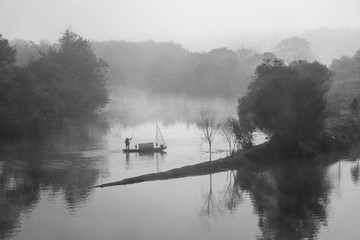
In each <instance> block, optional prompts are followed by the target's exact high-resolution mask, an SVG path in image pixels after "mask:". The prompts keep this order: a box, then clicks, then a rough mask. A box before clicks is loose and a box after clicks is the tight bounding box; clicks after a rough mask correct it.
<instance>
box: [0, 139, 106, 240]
mask: <svg viewBox="0 0 360 240" xmlns="http://www.w3.org/2000/svg"><path fill="white" fill-rule="evenodd" d="M25 145H26V144H25ZM40 149H43V150H39V148H38V147H33V146H32V147H28V146H27V147H23V146H15V145H12V146H7V147H4V146H2V149H1V152H2V153H5V154H4V155H3V156H1V157H0V163H1V171H0V213H1V214H0V239H2V238H3V237H6V236H9V235H11V234H13V233H14V228H16V227H19V226H18V224H19V223H20V220H21V214H22V213H23V212H29V211H31V210H32V209H33V208H34V207H35V206H36V205H37V203H38V201H39V199H40V198H41V197H42V195H44V194H45V195H46V194H49V195H51V196H55V197H56V196H62V198H61V199H64V201H65V205H66V206H67V208H68V209H69V210H71V211H72V212H74V209H76V208H78V207H79V206H82V205H84V204H85V202H86V201H87V200H88V197H89V195H90V194H91V191H92V190H91V189H89V186H92V185H94V184H95V183H96V182H97V179H98V178H99V175H100V174H101V173H102V167H100V166H101V165H102V164H101V160H102V159H99V158H95V157H94V158H91V157H90V158H89V157H83V156H82V155H80V154H78V153H77V154H75V153H64V154H62V153H59V152H57V151H56V150H49V149H46V148H45V149H46V150H44V146H42V148H40Z"/></svg>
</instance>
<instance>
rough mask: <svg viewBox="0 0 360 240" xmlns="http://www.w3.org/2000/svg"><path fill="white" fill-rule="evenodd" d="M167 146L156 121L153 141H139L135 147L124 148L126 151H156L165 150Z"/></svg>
mask: <svg viewBox="0 0 360 240" xmlns="http://www.w3.org/2000/svg"><path fill="white" fill-rule="evenodd" d="M166 148H167V146H166V143H165V140H164V137H163V135H162V134H161V131H160V128H159V125H158V124H157V123H156V135H155V140H154V141H153V142H148V143H139V144H137V145H135V148H130V149H123V152H125V153H156V152H164V150H165V149H166Z"/></svg>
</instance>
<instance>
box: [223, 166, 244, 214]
mask: <svg viewBox="0 0 360 240" xmlns="http://www.w3.org/2000/svg"><path fill="white" fill-rule="evenodd" d="M228 177H229V184H228V186H227V187H226V189H225V192H224V202H225V207H226V208H227V209H229V210H230V211H233V210H235V209H236V207H237V206H238V205H239V204H240V203H241V202H242V201H243V192H242V190H241V189H240V188H239V184H238V183H236V181H237V179H236V175H235V171H233V170H231V171H229V172H228Z"/></svg>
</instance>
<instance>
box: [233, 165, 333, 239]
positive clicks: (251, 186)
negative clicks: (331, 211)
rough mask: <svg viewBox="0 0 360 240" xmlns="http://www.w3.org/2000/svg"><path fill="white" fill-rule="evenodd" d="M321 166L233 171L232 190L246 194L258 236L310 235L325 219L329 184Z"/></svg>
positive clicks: (314, 234)
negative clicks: (254, 214)
mask: <svg viewBox="0 0 360 240" xmlns="http://www.w3.org/2000/svg"><path fill="white" fill-rule="evenodd" d="M325 172H326V167H325V166H320V165H317V166H314V165H313V164H310V163H309V162H306V163H296V164H291V163H286V164H282V165H280V164H279V165H277V166H276V167H272V168H269V167H264V166H259V165H249V166H247V167H244V168H241V169H239V170H238V171H237V174H236V177H235V182H234V189H236V188H237V189H240V190H242V191H247V192H248V193H249V194H250V197H251V199H252V202H253V204H254V209H255V212H256V214H257V215H258V216H259V228H260V229H261V232H262V235H261V236H259V237H258V239H303V238H311V239H312V238H313V237H314V236H316V234H317V233H318V232H319V228H320V226H321V225H326V222H327V210H326V208H327V204H328V202H329V200H328V194H329V191H330V184H329V182H328V181H327V179H326V176H325Z"/></svg>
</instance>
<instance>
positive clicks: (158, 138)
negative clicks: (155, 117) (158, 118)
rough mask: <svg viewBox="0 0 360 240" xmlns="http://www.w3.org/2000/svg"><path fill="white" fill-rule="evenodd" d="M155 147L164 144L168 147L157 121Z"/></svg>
mask: <svg viewBox="0 0 360 240" xmlns="http://www.w3.org/2000/svg"><path fill="white" fill-rule="evenodd" d="M154 144H155V147H159V146H161V145H162V146H164V147H166V143H165V140H164V138H163V135H162V134H161V131H160V128H159V125H158V124H157V123H156V135H155V141H154Z"/></svg>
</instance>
